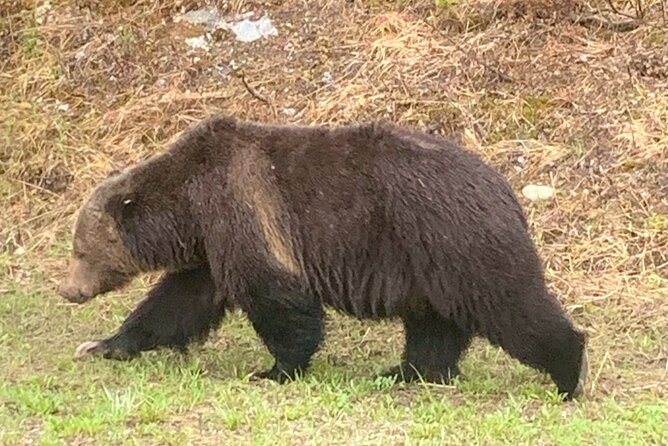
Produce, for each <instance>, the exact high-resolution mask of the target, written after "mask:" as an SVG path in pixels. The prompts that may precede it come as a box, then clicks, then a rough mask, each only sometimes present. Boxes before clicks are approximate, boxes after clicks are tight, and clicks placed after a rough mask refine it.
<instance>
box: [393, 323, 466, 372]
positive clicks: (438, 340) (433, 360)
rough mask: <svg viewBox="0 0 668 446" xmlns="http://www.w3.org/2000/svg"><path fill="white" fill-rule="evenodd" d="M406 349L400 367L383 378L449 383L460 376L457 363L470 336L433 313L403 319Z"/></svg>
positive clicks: (394, 368)
mask: <svg viewBox="0 0 668 446" xmlns="http://www.w3.org/2000/svg"><path fill="white" fill-rule="evenodd" d="M403 322H404V330H405V338H406V345H405V348H404V353H403V356H402V362H401V365H399V366H397V367H393V368H392V369H390V370H389V371H387V372H385V373H383V375H382V376H389V377H394V378H397V379H400V380H403V381H406V382H409V381H413V380H416V379H423V380H425V381H427V382H436V383H444V384H447V383H449V382H450V381H451V380H452V379H453V378H455V377H456V376H457V375H458V374H459V367H458V362H459V359H460V357H461V355H462V353H463V352H464V350H466V348H467V347H468V345H469V343H470V342H471V335H470V333H468V332H467V331H465V330H462V329H460V328H459V327H458V326H457V325H456V324H455V323H454V321H452V320H450V319H446V318H443V317H442V316H440V315H439V314H438V313H436V312H435V311H427V312H425V313H424V314H421V315H419V316H418V315H412V316H409V317H405V318H403Z"/></svg>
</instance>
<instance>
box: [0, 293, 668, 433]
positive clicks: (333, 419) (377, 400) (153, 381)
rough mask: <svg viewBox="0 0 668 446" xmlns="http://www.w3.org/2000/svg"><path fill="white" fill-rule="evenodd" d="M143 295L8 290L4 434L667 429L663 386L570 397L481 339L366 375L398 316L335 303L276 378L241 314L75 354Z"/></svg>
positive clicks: (395, 344)
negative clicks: (184, 335) (156, 339)
mask: <svg viewBox="0 0 668 446" xmlns="http://www.w3.org/2000/svg"><path fill="white" fill-rule="evenodd" d="M140 297H141V289H139V288H134V289H132V290H130V291H129V293H127V295H126V297H121V296H120V295H118V294H117V295H115V296H108V297H107V298H103V299H99V300H97V301H94V302H91V303H89V304H87V305H84V306H75V305H70V304H66V303H64V302H63V301H61V300H60V299H59V298H57V297H56V296H55V295H54V294H53V293H45V294H41V293H31V292H26V291H12V292H10V293H8V294H5V295H4V296H3V297H2V300H0V328H2V331H1V333H2V334H1V335H0V356H1V357H2V358H3V363H4V367H3V371H2V372H0V373H1V375H2V378H3V379H2V384H1V385H0V425H1V426H3V429H2V430H1V432H0V444H3V445H4V444H6V445H15V444H20V443H21V442H27V441H28V440H29V439H30V438H32V439H33V441H34V442H35V444H40V445H51V444H88V443H91V442H93V443H95V444H253V445H255V444H257V445H264V444H271V445H291V444H415V445H418V444H420V445H421V444H434V445H436V444H438V445H440V444H480V445H490V444H513V445H524V444H526V445H538V444H546V445H553V444H554V445H556V444H559V445H571V444H572V445H582V444H601V445H616V444H619V445H630V444H632V445H645V444H647V445H652V444H657V445H658V444H664V442H665V416H666V403H665V401H664V400H663V399H662V397H661V395H660V394H659V393H655V392H654V391H652V390H651V389H649V390H646V391H639V392H636V393H635V394H630V393H629V392H628V389H622V388H619V389H613V390H612V391H611V392H608V393H607V394H605V395H600V394H599V395H594V396H593V397H588V398H586V399H584V400H580V401H576V402H573V403H566V404H564V403H562V402H561V401H560V399H559V397H558V395H556V392H555V389H554V388H553V385H552V383H551V381H550V380H549V379H548V378H547V377H545V376H543V375H541V374H539V373H537V372H535V371H534V370H532V369H529V368H527V367H524V366H522V365H520V364H519V363H517V362H516V361H514V360H512V359H510V358H509V357H507V356H506V355H505V353H503V352H502V351H500V350H498V349H496V348H493V347H491V346H489V345H487V344H486V343H484V342H481V341H477V342H476V343H475V344H474V346H473V347H472V349H471V351H470V352H469V354H468V355H467V357H466V358H465V360H464V361H463V364H462V371H463V375H462V377H461V378H460V379H459V380H458V381H457V382H456V383H455V384H454V385H453V386H432V385H424V384H411V385H394V386H393V385H391V384H389V383H388V382H387V381H385V380H383V379H380V378H375V377H374V376H375V374H376V373H377V372H379V371H380V370H382V369H383V368H385V367H387V366H389V365H390V364H392V363H394V362H395V361H396V360H398V357H399V355H400V349H401V331H400V330H399V327H398V326H397V325H396V324H394V323H364V322H359V321H355V320H352V319H350V318H347V317H344V316H340V315H336V314H331V313H330V315H329V316H330V317H329V321H328V337H327V342H326V345H325V346H324V347H323V349H322V351H321V352H320V353H318V355H317V356H316V358H315V361H314V365H313V369H312V371H311V373H309V374H308V375H307V376H305V377H304V378H302V379H301V380H299V381H296V382H292V383H289V384H286V385H283V386H281V385H277V384H275V383H273V382H265V381H262V382H258V381H253V380H249V379H248V377H247V376H248V374H249V373H250V372H251V371H253V370H255V369H257V368H262V367H266V366H268V365H270V363H271V358H270V356H269V355H268V353H267V352H266V351H265V349H264V348H263V347H262V345H261V344H260V342H259V341H258V339H257V337H256V336H255V334H254V333H253V331H252V329H251V327H250V325H249V324H248V323H247V322H246V320H245V319H244V318H242V317H241V316H240V315H238V314H235V315H232V316H231V317H229V318H228V319H227V320H226V321H225V322H224V324H223V326H222V327H221V329H220V331H219V332H218V333H216V334H215V335H214V336H213V337H212V338H211V339H210V340H209V341H207V342H206V343H205V344H203V345H198V346H195V347H194V348H193V349H192V351H191V353H190V354H189V355H186V356H182V355H180V354H177V353H175V352H171V351H167V350H161V351H157V352H149V353H145V354H144V355H142V356H141V357H140V358H139V359H137V360H135V361H131V362H126V363H123V362H114V361H105V360H103V359H92V360H86V361H80V362H75V361H73V360H72V358H71V354H72V351H73V349H74V347H75V346H76V345H77V344H78V343H79V342H81V341H84V340H88V339H92V338H95V337H97V336H102V335H105V334H107V333H110V332H111V331H113V330H114V329H115V328H116V327H117V326H118V325H119V324H120V323H121V321H122V320H123V318H124V317H125V315H126V314H127V311H128V310H129V308H131V306H132V305H133V304H134V303H136V301H137V299H139V298H140ZM633 340H634V342H637V343H639V344H638V345H637V347H638V348H639V349H641V350H646V351H649V352H654V351H655V350H656V349H657V348H659V347H658V345H660V343H661V342H662V336H659V334H658V333H654V332H651V331H650V332H644V333H643V332H639V333H635V334H633ZM618 367H619V365H618ZM621 367H623V368H618V369H617V370H616V371H615V372H616V373H618V374H625V373H634V370H633V368H634V364H633V363H629V364H624V365H622V366H621ZM596 372H597V371H596V370H593V374H594V373H596ZM612 372H613V371H609V370H604V374H607V373H612Z"/></svg>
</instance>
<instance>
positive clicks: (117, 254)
mask: <svg viewBox="0 0 668 446" xmlns="http://www.w3.org/2000/svg"><path fill="white" fill-rule="evenodd" d="M143 170H145V169H142V168H141V167H140V168H133V169H129V170H127V171H124V172H122V173H118V174H115V175H113V176H111V177H109V178H107V179H106V180H105V181H104V182H103V183H102V184H101V185H100V186H99V187H98V188H97V189H96V190H95V191H94V192H93V194H92V195H91V196H90V198H89V199H88V200H87V201H86V203H85V204H84V205H83V207H82V208H81V210H80V211H79V215H78V217H77V221H76V223H75V226H74V232H73V243H72V248H73V252H72V257H71V259H70V262H69V268H68V271H67V275H66V277H65V278H64V279H63V280H62V281H61V282H60V284H59V286H58V293H59V294H60V295H61V296H62V297H64V298H65V299H67V300H69V301H70V302H75V303H84V302H86V301H88V300H90V299H92V298H93V297H95V296H98V295H100V294H103V293H106V292H109V291H113V290H117V289H119V288H121V287H122V286H124V285H125V284H127V283H128V282H129V281H131V280H132V279H133V278H134V277H135V276H136V275H137V274H139V273H141V272H147V271H155V270H159V269H166V268H180V267H183V266H188V265H189V264H192V263H193V262H195V257H196V253H195V251H196V245H197V236H196V235H195V234H194V229H193V228H194V226H193V223H192V219H190V218H189V217H188V215H185V214H184V212H183V210H181V211H180V209H183V208H184V206H183V203H182V201H183V197H179V196H178V194H179V191H178V190H177V188H175V187H170V186H171V185H169V184H160V181H158V180H157V179H156V178H155V177H153V178H151V177H150V176H148V177H147V175H146V172H142V171H143Z"/></svg>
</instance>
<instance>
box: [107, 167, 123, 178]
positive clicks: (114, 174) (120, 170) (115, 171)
mask: <svg viewBox="0 0 668 446" xmlns="http://www.w3.org/2000/svg"><path fill="white" fill-rule="evenodd" d="M121 172H123V169H117V168H114V169H111V170H110V171H109V172H108V173H107V178H111V177H115V176H116V175H118V174H120V173H121Z"/></svg>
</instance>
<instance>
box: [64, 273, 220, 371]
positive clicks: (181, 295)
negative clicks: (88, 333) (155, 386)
mask: <svg viewBox="0 0 668 446" xmlns="http://www.w3.org/2000/svg"><path fill="white" fill-rule="evenodd" d="M215 291H216V287H215V284H214V282H213V280H212V278H211V274H210V272H209V269H208V267H200V268H195V269H189V270H183V271H178V272H173V273H166V274H165V275H164V276H163V277H162V278H161V279H160V281H159V282H158V283H157V284H156V285H155V286H154V287H153V288H152V289H151V291H150V292H149V293H148V296H147V297H146V299H144V300H143V301H142V302H141V303H140V304H139V305H138V306H137V308H136V309H135V310H134V311H133V312H132V313H131V314H130V315H129V316H128V318H127V319H126V320H125V321H124V322H123V325H121V327H120V328H119V330H118V332H116V334H114V335H113V336H111V337H109V338H106V339H102V340H96V341H88V342H84V343H83V344H81V345H79V347H77V349H76V351H75V353H74V356H75V358H77V359H79V358H82V357H84V356H88V355H101V356H103V357H104V358H107V359H118V360H128V359H131V358H133V357H135V356H137V355H138V354H139V353H140V352H142V351H146V350H153V349H156V348H159V347H171V348H176V349H180V350H182V351H183V350H185V348H186V347H187V345H188V344H189V343H190V342H192V341H194V340H197V339H202V338H203V337H204V336H206V335H207V334H208V333H209V332H210V331H211V330H213V329H215V328H216V327H217V326H218V325H219V323H220V321H221V320H222V318H223V316H224V314H225V308H224V307H223V305H222V303H218V304H217V303H216V301H215Z"/></svg>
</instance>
